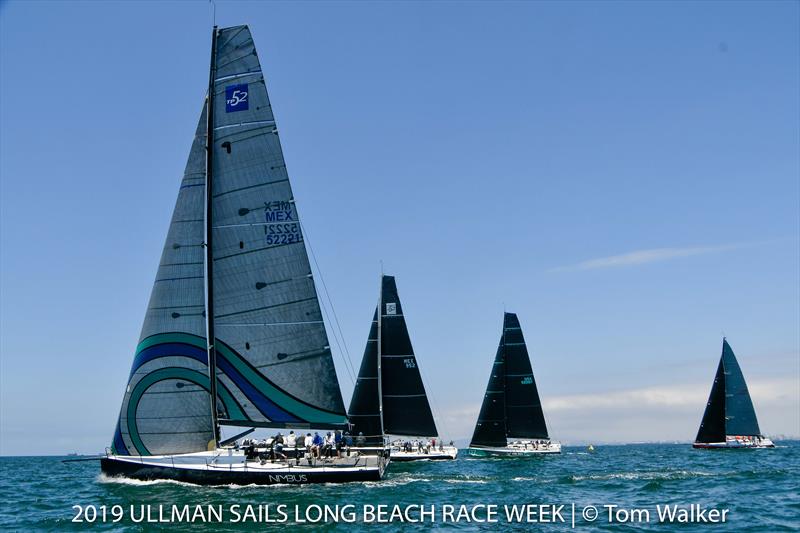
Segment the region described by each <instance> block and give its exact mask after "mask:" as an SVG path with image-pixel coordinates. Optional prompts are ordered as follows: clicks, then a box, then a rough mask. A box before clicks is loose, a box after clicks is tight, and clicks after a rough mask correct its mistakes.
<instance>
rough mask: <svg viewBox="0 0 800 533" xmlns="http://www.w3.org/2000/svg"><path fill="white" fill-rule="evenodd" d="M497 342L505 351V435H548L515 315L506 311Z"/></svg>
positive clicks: (536, 436)
mask: <svg viewBox="0 0 800 533" xmlns="http://www.w3.org/2000/svg"><path fill="white" fill-rule="evenodd" d="M500 343H501V346H502V347H503V349H504V350H505V374H506V379H505V392H506V394H505V403H506V436H507V437H512V438H523V439H547V438H550V437H549V435H548V434H547V424H546V422H545V419H544V412H543V411H542V402H541V400H540V399H539V391H538V389H537V388H536V380H535V379H534V377H533V370H532V368H531V360H530V357H529V356H528V348H527V346H526V345H525V338H524V337H523V336H522V328H521V327H520V324H519V319H518V318H517V315H516V314H514V313H505V316H504V318H503V337H502V339H501V340H500Z"/></svg>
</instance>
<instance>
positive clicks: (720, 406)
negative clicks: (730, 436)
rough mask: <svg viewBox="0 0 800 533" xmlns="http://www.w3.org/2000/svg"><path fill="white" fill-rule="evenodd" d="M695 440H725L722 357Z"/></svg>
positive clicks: (723, 368) (723, 369)
mask: <svg viewBox="0 0 800 533" xmlns="http://www.w3.org/2000/svg"><path fill="white" fill-rule="evenodd" d="M695 442H725V367H724V365H723V364H722V358H720V360H719V365H718V366H717V374H716V375H715V376H714V384H713V385H712V386H711V394H710V395H709V396H708V402H707V403H706V410H705V413H703V420H702V421H701V422H700V429H699V430H698V431H697V438H696V439H695Z"/></svg>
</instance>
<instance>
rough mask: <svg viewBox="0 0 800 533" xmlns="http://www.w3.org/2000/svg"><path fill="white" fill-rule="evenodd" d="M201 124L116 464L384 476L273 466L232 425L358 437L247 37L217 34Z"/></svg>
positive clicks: (168, 473) (217, 472) (106, 462)
mask: <svg viewBox="0 0 800 533" xmlns="http://www.w3.org/2000/svg"><path fill="white" fill-rule="evenodd" d="M209 78H210V80H209V92H208V97H207V99H206V103H205V105H204V106H203V109H202V112H201V116H200V121H199V124H198V126H197V131H196V134H195V139H194V143H193V144H192V148H191V152H190V154H189V160H188V162H187V165H186V171H185V173H184V177H183V180H182V182H181V186H180V189H179V193H178V199H177V202H176V205H175V210H174V212H173V216H172V221H171V223H170V227H169V232H168V234H167V239H166V243H165V245H164V249H163V252H162V255H161V261H160V263H159V267H158V273H157V275H156V280H155V283H154V285H153V290H152V293H151V296H150V303H149V305H148V307H147V312H146V314H145V319H144V325H143V327H142V333H141V336H140V340H139V345H138V347H137V349H136V355H135V357H134V361H133V365H132V368H131V372H130V376H129V379H128V385H127V387H126V390H125V395H124V397H123V401H122V407H121V409H120V415H119V420H118V422H117V427H116V429H115V432H114V437H113V442H112V446H111V449H110V452H109V455H108V457H106V458H105V459H103V461H102V469H103V471H104V472H106V473H109V474H122V475H127V476H131V477H139V478H148V479H149V478H171V479H180V480H185V481H192V482H198V483H238V482H241V483H284V482H288V483H301V482H314V481H348V480H364V479H379V478H380V477H381V475H382V472H383V467H384V466H385V461H384V458H383V457H372V458H370V460H369V461H366V460H362V461H360V462H359V461H358V460H348V461H339V462H338V463H336V462H331V463H329V464H327V465H326V466H325V467H321V466H317V465H316V464H315V463H314V461H309V462H308V463H309V464H307V463H306V462H304V465H303V466H302V467H301V466H300V465H298V464H295V465H290V464H283V465H281V464H278V465H276V464H268V465H261V464H259V463H258V462H255V463H254V462H252V461H248V460H247V457H246V456H245V454H244V453H243V452H242V451H240V450H234V449H230V448H221V442H220V440H221V436H220V426H221V425H228V426H246V427H249V428H254V427H265V428H284V427H295V428H309V427H313V428H346V427H347V415H346V412H345V409H344V403H343V401H342V396H341V392H340V390H339V383H338V380H337V377H336V372H335V369H334V365H333V361H332V357H331V350H330V347H329V343H328V338H327V335H326V332H325V325H324V323H323V319H322V314H321V312H320V306H319V301H318V299H317V292H316V289H315V287H314V279H313V276H312V273H311V267H310V264H309V261H308V256H307V254H306V249H305V244H304V242H303V241H304V239H303V232H302V227H301V224H300V220H299V217H298V213H297V208H296V206H295V201H294V195H293V194H292V189H291V186H290V184H289V177H288V174H287V172H286V164H285V161H284V159H283V153H282V150H281V146H280V140H279V137H278V130H277V126H276V123H275V117H274V115H273V113H272V107H271V104H270V101H269V96H268V94H267V89H266V86H265V82H264V76H263V74H262V71H261V66H260V63H259V59H258V55H257V53H256V49H255V45H254V43H253V39H252V36H251V34H250V30H249V29H248V27H247V26H236V27H232V28H223V29H219V30H218V29H217V28H216V27H215V28H214V32H213V37H212V54H211V68H210V77H209Z"/></svg>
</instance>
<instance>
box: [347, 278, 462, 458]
mask: <svg viewBox="0 0 800 533" xmlns="http://www.w3.org/2000/svg"><path fill="white" fill-rule="evenodd" d="M348 416H349V418H350V422H351V424H352V425H353V427H352V431H353V434H354V435H356V439H357V440H359V439H363V440H364V444H366V447H367V448H371V449H373V450H381V449H383V447H384V436H386V435H395V436H403V437H416V439H412V440H414V442H416V445H414V446H409V444H410V443H411V441H410V440H403V439H400V440H396V441H394V442H393V443H391V458H392V461H416V460H422V459H430V460H438V459H455V458H456V456H457V455H458V449H457V448H456V447H454V446H444V444H443V443H442V442H441V440H439V441H437V440H436V439H437V437H438V434H439V433H438V431H437V429H436V423H435V422H434V420H433V413H432V412H431V406H430V404H429V403H428V396H427V394H426V393H425V386H424V385H423V383H422V376H421V375H420V372H419V366H418V364H417V358H416V357H415V356H414V349H413V347H412V346H411V338H410V337H409V335H408V329H407V327H406V319H405V317H404V315H403V308H402V306H401V305H400V297H399V296H398V294H397V285H396V283H395V279H394V276H384V275H382V276H381V292H380V298H379V301H378V306H377V308H376V310H375V314H374V315H373V317H372V327H371V328H370V332H369V339H368V340H367V346H366V348H365V349H364V358H363V359H362V361H361V368H360V369H359V372H358V380H357V382H356V386H355V389H354V390H353V398H352V400H351V401H350V409H349V410H348ZM420 438H421V440H420ZM429 439H430V440H431V443H432V444H433V445H428V441H429Z"/></svg>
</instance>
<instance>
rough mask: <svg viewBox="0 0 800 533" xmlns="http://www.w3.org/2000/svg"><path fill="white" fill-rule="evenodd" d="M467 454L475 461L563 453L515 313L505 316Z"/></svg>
mask: <svg viewBox="0 0 800 533" xmlns="http://www.w3.org/2000/svg"><path fill="white" fill-rule="evenodd" d="M508 439H514V440H512V441H510V442H509V440H508ZM467 453H468V454H469V455H471V456H476V457H483V456H491V455H494V456H528V455H538V454H546V453H561V444H560V443H558V442H554V441H551V440H550V435H549V434H548V432H547V423H546V422H545V418H544V411H542V403H541V401H540V400H539V392H538V390H537V389H536V381H535V380H534V378H533V370H532V368H531V360H530V358H529V357H528V348H527V346H526V345H525V338H524V337H523V336H522V328H521V327H520V323H519V319H518V318H517V315H515V314H514V313H505V314H504V316H503V333H502V335H501V337H500V345H499V346H498V348H497V355H496V356H495V359H494V364H493V366H492V373H491V375H490V376H489V384H488V385H487V387H486V394H485V395H484V398H483V405H482V406H481V412H480V414H479V415H478V422H477V424H476V425H475V433H474V434H473V435H472V442H470V445H469V448H468V449H467Z"/></svg>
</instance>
